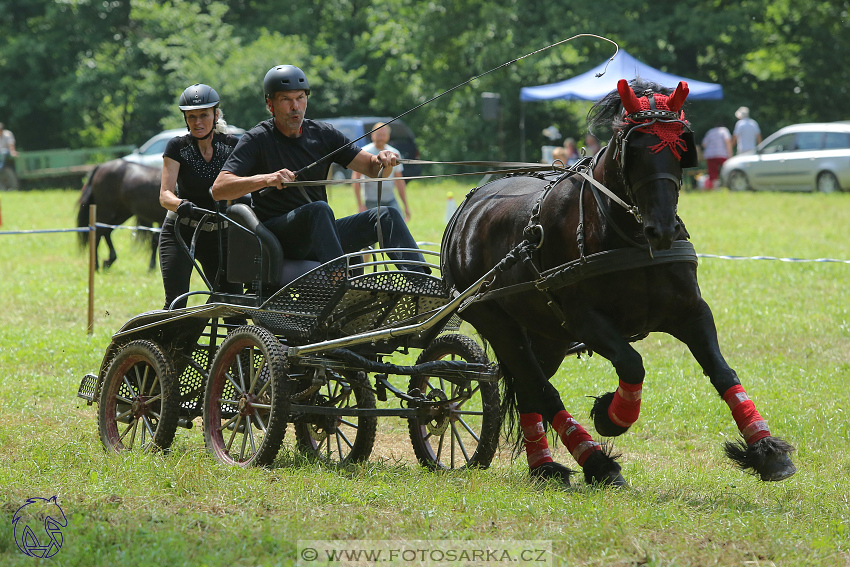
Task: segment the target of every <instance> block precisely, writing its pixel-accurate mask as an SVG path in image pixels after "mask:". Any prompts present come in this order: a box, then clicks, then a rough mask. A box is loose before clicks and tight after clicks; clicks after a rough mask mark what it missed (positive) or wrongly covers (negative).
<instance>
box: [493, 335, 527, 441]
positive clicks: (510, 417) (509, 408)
mask: <svg viewBox="0 0 850 567" xmlns="http://www.w3.org/2000/svg"><path fill="white" fill-rule="evenodd" d="M485 344H486V343H485ZM497 358H498V357H497ZM499 370H500V371H501V373H502V380H501V382H502V403H501V404H500V413H501V419H502V432H503V434H504V437H505V441H507V442H508V444H509V445H510V446H511V452H512V453H513V455H514V457H516V456H517V455H519V454H520V453H521V452H522V450H523V444H522V429H520V426H519V419H518V418H517V417H518V416H519V408H518V407H517V403H516V383H515V380H514V376H513V374H511V372H510V370H508V369H507V367H506V366H505V365H504V364H499Z"/></svg>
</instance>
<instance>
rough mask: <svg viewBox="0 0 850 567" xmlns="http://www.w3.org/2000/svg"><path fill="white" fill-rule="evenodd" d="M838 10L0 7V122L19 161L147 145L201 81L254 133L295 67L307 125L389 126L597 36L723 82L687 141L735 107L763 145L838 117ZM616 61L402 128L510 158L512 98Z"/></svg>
mask: <svg viewBox="0 0 850 567" xmlns="http://www.w3.org/2000/svg"><path fill="white" fill-rule="evenodd" d="M848 11H850V2H849V1H847V0H796V1H795V2H791V0H676V1H673V0H653V1H651V2H650V1H648V0H595V1H594V2H551V0H430V1H424V0H323V1H322V2H299V3H281V2H274V1H271V0H230V1H228V2H219V1H215V0H165V1H162V0H0V77H2V80H1V81H0V122H4V123H5V124H6V127H7V128H9V129H10V130H12V131H13V132H14V133H15V136H16V138H17V140H18V148H19V149H22V150H38V149H48V148H65V147H70V148H76V147H100V146H109V145H118V144H141V143H142V142H143V141H144V140H146V139H147V138H148V137H150V136H151V135H153V134H155V133H156V132H158V131H160V130H162V129H164V128H168V127H179V126H181V125H182V118H181V116H180V114H179V112H178V111H177V109H176V100H177V97H178V96H179V94H180V93H181V92H182V90H183V89H184V88H185V87H186V86H188V85H190V84H192V83H195V82H201V83H207V84H209V85H212V86H213V87H214V88H215V89H216V90H217V91H218V92H219V94H220V95H221V97H222V109H223V110H224V112H225V115H226V119H227V121H228V122H229V123H231V124H235V125H238V126H241V127H243V128H249V127H251V126H253V125H254V124H256V123H257V122H259V121H260V120H263V119H265V118H266V117H267V116H268V114H267V111H266V110H265V107H264V104H263V96H262V86H261V85H262V78H263V75H264V74H265V72H266V71H267V70H268V69H269V68H270V67H272V66H274V65H276V64H280V63H290V64H294V65H297V66H299V67H301V68H303V69H304V70H305V72H306V73H307V76H308V78H309V80H310V85H311V87H312V90H313V94H312V96H311V99H310V106H309V108H308V117H314V118H318V117H330V116H345V115H382V116H396V115H398V114H401V113H402V112H404V111H406V110H408V109H411V108H413V107H414V106H416V105H418V104H421V103H422V102H424V101H426V100H428V99H429V98H431V97H433V96H435V95H438V94H440V93H442V92H444V91H446V90H448V89H450V88H451V87H453V86H455V85H457V84H459V83H462V82H463V81H466V80H467V79H469V78H470V77H473V76H476V75H479V74H481V73H483V72H485V71H488V70H490V69H492V68H494V67H497V66H499V65H501V64H502V63H504V62H506V61H510V60H513V59H515V58H517V57H519V56H521V55H524V54H526V53H529V52H531V51H534V50H536V49H539V48H541V47H543V46H546V45H548V44H550V43H553V42H555V41H559V40H561V39H564V38H567V37H570V36H572V35H575V34H578V33H595V34H599V35H604V36H606V37H609V38H611V39H613V40H615V41H617V42H618V43H619V44H620V46H621V47H622V48H624V49H626V50H627V51H629V52H630V53H631V54H632V55H634V56H635V57H637V58H638V59H640V60H641V61H643V62H644V63H647V64H648V65H651V66H653V67H656V68H659V69H661V70H664V71H667V72H670V73H673V74H676V75H681V76H685V77H689V78H693V79H696V80H702V81H707V82H716V83H720V84H722V85H723V88H724V99H723V100H722V101H693V102H690V103H689V104H688V105H687V106H686V108H685V110H686V112H687V113H688V117H689V119H690V120H691V121H692V123H693V125H694V128H695V131H696V133H697V137H698V139H701V136H702V133H704V132H705V131H706V130H707V129H708V128H710V127H712V126H714V125H715V124H716V123H718V122H722V123H724V124H725V125H726V126H728V127H730V128H731V127H732V125H733V124H734V117H733V113H734V110H735V109H736V108H737V107H738V106H742V105H745V106H749V107H750V108H751V112H752V115H753V117H754V118H756V120H757V121H758V122H759V123H760V125H761V127H762V131H763V133H764V134H765V135H767V134H769V133H771V132H773V131H774V130H776V129H777V128H779V127H781V126H785V125H787V124H792V123H796V122H810V121H833V120H843V119H850V112H848V104H847V95H848V92H847V91H848V85H850V70H848V67H847V65H846V61H848V60H850V33H848V28H850V23H848ZM612 54H613V50H612V48H611V46H610V44H608V43H606V42H602V41H598V40H591V39H587V38H584V39H579V40H576V41H573V42H571V43H568V44H566V45H564V46H561V47H558V48H554V49H551V50H548V51H545V52H543V53H541V54H539V55H537V56H534V57H530V58H528V59H524V60H522V61H520V62H518V63H517V64H515V65H511V66H508V67H505V68H503V69H500V70H498V71H496V72H494V73H491V74H489V75H487V76H485V77H482V78H481V79H479V80H476V81H473V82H472V83H470V84H469V85H466V86H464V87H461V88H459V89H457V90H455V91H453V92H451V93H450V94H448V95H446V96H444V97H441V98H440V99H438V100H437V101H435V102H433V103H431V104H428V105H426V106H424V107H422V108H420V109H418V110H416V111H415V112H412V113H411V114H409V115H408V116H406V117H405V118H404V120H405V121H406V122H407V123H408V124H410V125H411V127H412V128H413V130H414V132H415V133H416V134H417V140H418V143H419V146H420V150H421V152H422V155H423V157H425V158H427V159H434V160H456V159H517V158H518V157H519V143H520V142H519V137H518V120H519V114H520V108H519V105H520V102H519V89H520V88H521V87H523V86H530V85H539V84H546V83H550V82H555V81H559V80H563V79H566V78H569V77H572V76H575V75H577V74H580V73H583V72H584V71H587V70H588V69H590V68H592V67H594V66H595V65H597V64H599V63H600V62H602V61H604V60H605V59H606V58H607V57H610V56H611V55H612ZM670 86H674V85H670ZM483 92H492V93H498V94H499V95H500V101H501V104H500V114H499V119H498V120H485V119H484V117H483V116H482V111H481V94H482V93H483ZM588 107H589V104H588V103H581V102H566V101H557V102H546V103H533V104H528V105H527V106H526V126H527V132H528V134H527V140H526V146H527V148H526V149H527V153H528V155H529V156H536V155H537V154H538V151H539V146H540V145H541V144H543V143H546V140H545V138H544V137H543V135H542V134H541V131H542V129H543V128H545V127H547V126H549V125H555V126H557V127H558V128H559V130H560V131H561V132H562V133H564V134H566V135H572V136H575V137H579V136H582V135H583V134H584V132H585V130H586V127H585V124H584V118H585V114H586V112H587V110H588ZM603 134H604V133H603Z"/></svg>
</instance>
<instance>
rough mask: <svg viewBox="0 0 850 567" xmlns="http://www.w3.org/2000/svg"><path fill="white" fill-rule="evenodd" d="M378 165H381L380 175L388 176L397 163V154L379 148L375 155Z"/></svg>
mask: <svg viewBox="0 0 850 567" xmlns="http://www.w3.org/2000/svg"><path fill="white" fill-rule="evenodd" d="M375 161H376V162H377V165H378V167H379V168H380V167H383V168H384V171H383V173H382V177H389V176H390V174H391V173H392V171H393V168H394V167H395V166H397V165H398V154H396V153H395V152H391V151H389V150H381V151H380V152H378V155H376V156H375Z"/></svg>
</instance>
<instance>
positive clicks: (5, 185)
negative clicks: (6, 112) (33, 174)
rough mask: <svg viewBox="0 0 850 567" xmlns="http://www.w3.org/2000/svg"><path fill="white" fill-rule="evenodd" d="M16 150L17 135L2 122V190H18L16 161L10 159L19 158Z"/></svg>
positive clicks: (0, 157) (0, 181) (0, 124)
mask: <svg viewBox="0 0 850 567" xmlns="http://www.w3.org/2000/svg"><path fill="white" fill-rule="evenodd" d="M17 156H18V151H17V150H16V149H15V135H14V134H12V131H11V130H6V127H5V125H4V124H3V123H2V122H0V189H2V190H8V189H17V188H18V176H17V175H15V164H14V161H13V160H11V159H9V158H10V157H13V158H14V157H17Z"/></svg>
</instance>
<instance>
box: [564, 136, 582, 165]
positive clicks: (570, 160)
mask: <svg viewBox="0 0 850 567" xmlns="http://www.w3.org/2000/svg"><path fill="white" fill-rule="evenodd" d="M564 150H566V153H565V154H564V155H565V157H566V161H564V163H565V164H566V165H567V166H570V165H573V164H574V163H576V162H577V161H578V160H579V159H581V156H580V155H579V153H578V149H576V139H575V138H567V139H566V140H564Z"/></svg>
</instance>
